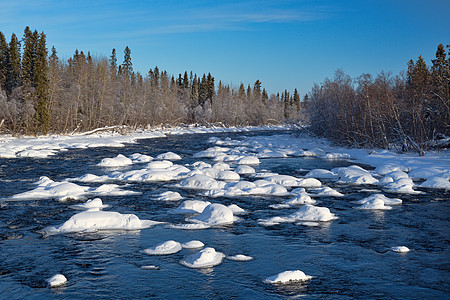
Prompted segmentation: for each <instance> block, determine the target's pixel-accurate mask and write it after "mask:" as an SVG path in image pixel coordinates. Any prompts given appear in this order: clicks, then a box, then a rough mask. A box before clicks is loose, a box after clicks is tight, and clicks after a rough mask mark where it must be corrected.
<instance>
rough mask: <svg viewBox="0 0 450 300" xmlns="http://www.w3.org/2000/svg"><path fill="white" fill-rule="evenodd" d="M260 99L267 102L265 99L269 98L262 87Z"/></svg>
mask: <svg viewBox="0 0 450 300" xmlns="http://www.w3.org/2000/svg"><path fill="white" fill-rule="evenodd" d="M261 100H262V102H263V103H267V101H268V100H269V95H268V94H267V91H266V89H263V91H262V94H261Z"/></svg>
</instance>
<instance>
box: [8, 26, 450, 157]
mask: <svg viewBox="0 0 450 300" xmlns="http://www.w3.org/2000/svg"><path fill="white" fill-rule="evenodd" d="M446 47H447V49H448V50H447V51H448V53H446V51H445V48H444V46H443V44H439V45H438V46H437V50H436V58H435V59H433V60H432V61H431V66H430V67H428V66H427V64H426V62H425V61H424V59H423V57H422V56H419V57H418V59H417V60H416V61H414V60H412V59H411V60H410V61H409V62H408V65H407V70H406V72H401V73H400V74H399V75H396V76H392V75H391V74H390V73H388V72H381V73H380V74H378V75H377V76H375V77H373V76H372V75H370V74H362V75H361V76H359V77H357V78H355V79H352V78H351V77H350V76H349V75H346V74H345V73H344V72H342V71H341V70H337V71H336V73H335V76H334V78H333V79H329V78H326V79H325V80H324V82H323V83H322V84H320V85H318V84H315V85H314V86H313V88H312V90H311V91H310V92H309V93H308V94H306V95H305V96H304V97H303V101H301V100H300V95H299V93H298V91H297V89H295V90H294V92H293V94H290V93H289V92H288V91H287V90H285V91H284V92H282V93H281V94H279V93H278V94H276V95H270V96H269V95H268V93H267V91H266V90H265V89H264V88H262V84H261V82H260V81H259V80H256V81H255V83H254V84H252V85H250V84H248V85H247V87H245V86H244V84H242V83H241V84H240V86H239V88H235V87H232V86H230V85H228V84H224V83H222V82H221V81H219V82H218V84H216V80H215V78H214V77H213V76H212V75H211V73H208V74H207V75H206V74H203V75H202V76H197V74H193V73H192V72H190V73H188V72H187V71H186V72H185V73H184V74H183V75H182V74H179V75H178V77H174V76H173V75H169V74H168V73H167V71H164V70H163V71H161V70H159V69H158V67H154V68H153V69H150V70H149V71H148V73H147V74H145V76H143V75H142V74H140V73H139V72H134V71H133V64H132V60H131V50H130V49H129V47H128V46H127V47H126V48H125V50H124V57H123V63H122V64H118V60H117V53H116V50H115V49H113V50H112V53H111V56H110V57H108V58H107V57H95V58H93V57H92V56H91V55H90V52H88V53H87V54H85V53H84V52H83V51H78V50H76V51H75V53H74V55H73V56H72V57H70V58H69V59H67V60H62V59H60V58H59V57H58V56H57V52H56V49H55V48H54V47H52V49H51V51H50V53H48V49H47V46H46V35H45V34H44V32H41V33H38V31H37V30H34V31H31V30H30V28H29V27H26V28H25V30H24V34H23V38H22V39H21V40H19V39H18V38H17V36H16V35H15V34H12V36H11V40H10V42H9V43H8V42H7V40H6V38H5V36H4V34H3V33H2V32H1V31H0V132H1V133H9V134H13V135H22V134H25V135H29V134H34V135H45V134H47V133H59V134H67V133H74V132H77V131H78V132H86V131H89V130H93V129H96V128H102V127H112V126H121V125H125V126H127V127H131V128H133V129H136V128H140V127H149V126H150V127H151V126H161V125H166V126H176V125H183V124H201V125H206V126H208V125H212V124H215V125H217V124H220V125H223V126H249V125H254V126H259V125H266V124H283V123H292V124H302V125H309V126H305V127H303V128H304V129H305V130H307V131H308V132H310V133H313V134H315V135H317V136H320V137H326V138H328V139H330V140H331V141H333V142H335V143H336V144H339V145H345V146H354V147H369V148H372V147H381V148H387V149H390V148H392V147H396V148H397V150H403V151H407V150H411V149H413V150H415V151H417V152H418V153H420V154H423V153H424V150H425V149H430V148H434V147H448V138H447V137H448V136H449V127H450V126H449V120H450V46H449V45H447V46H446ZM22 49H23V51H22ZM440 141H445V142H444V143H440Z"/></svg>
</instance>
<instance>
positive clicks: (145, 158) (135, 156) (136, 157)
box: [130, 153, 153, 163]
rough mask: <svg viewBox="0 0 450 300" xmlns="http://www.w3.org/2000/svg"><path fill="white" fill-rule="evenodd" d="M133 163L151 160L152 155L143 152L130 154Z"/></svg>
mask: <svg viewBox="0 0 450 300" xmlns="http://www.w3.org/2000/svg"><path fill="white" fill-rule="evenodd" d="M130 159H131V161H132V162H133V163H147V162H150V161H152V160H153V157H151V156H149V155H145V154H140V153H134V154H132V155H131V156H130Z"/></svg>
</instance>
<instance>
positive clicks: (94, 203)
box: [70, 198, 109, 210]
mask: <svg viewBox="0 0 450 300" xmlns="http://www.w3.org/2000/svg"><path fill="white" fill-rule="evenodd" d="M106 207H109V205H108V204H103V202H102V199H100V198H94V199H91V200H88V201H86V202H85V203H83V204H75V205H71V206H70V208H73V209H77V210H95V209H97V210H100V209H103V208H106Z"/></svg>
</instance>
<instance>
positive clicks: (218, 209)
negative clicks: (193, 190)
mask: <svg viewBox="0 0 450 300" xmlns="http://www.w3.org/2000/svg"><path fill="white" fill-rule="evenodd" d="M189 221H190V222H193V223H200V224H206V225H210V226H215V225H224V224H231V223H233V222H234V215H233V211H232V210H231V209H229V208H228V207H226V206H225V205H222V204H218V203H213V204H210V205H208V206H207V207H205V209H204V210H203V212H202V213H201V214H200V215H198V216H195V217H192V218H189Z"/></svg>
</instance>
